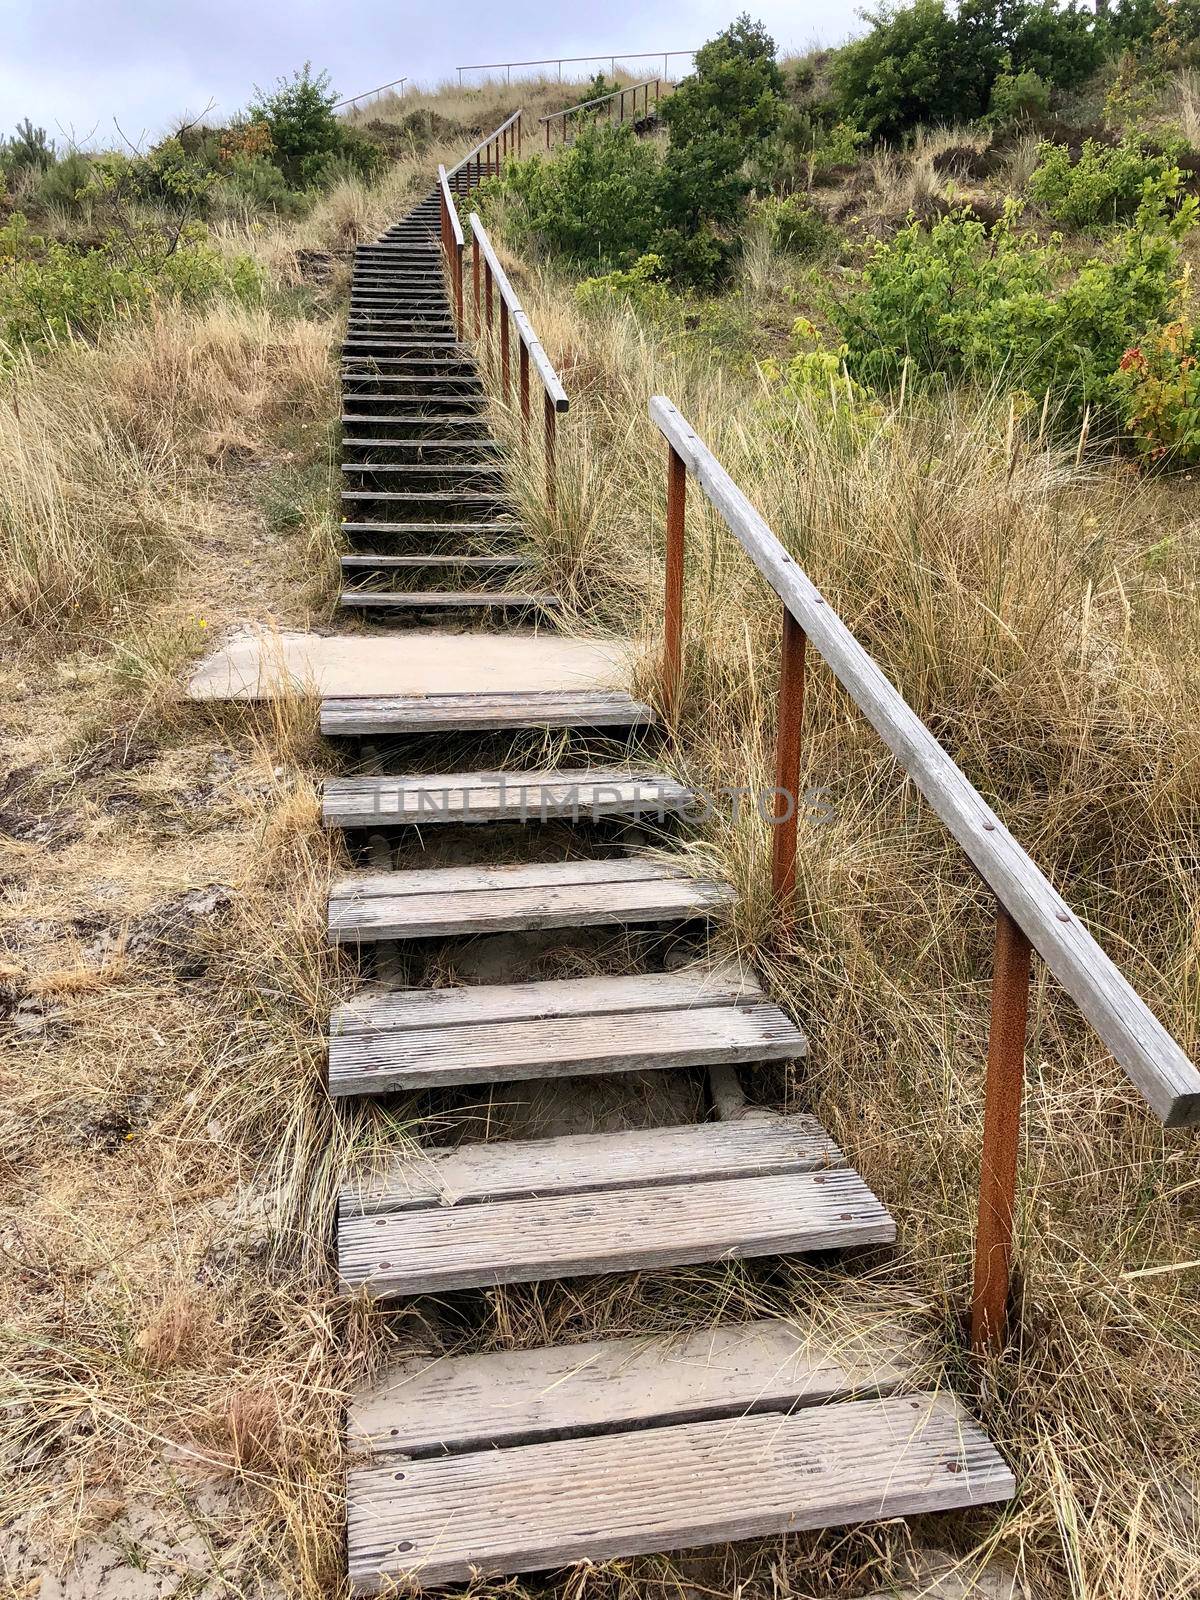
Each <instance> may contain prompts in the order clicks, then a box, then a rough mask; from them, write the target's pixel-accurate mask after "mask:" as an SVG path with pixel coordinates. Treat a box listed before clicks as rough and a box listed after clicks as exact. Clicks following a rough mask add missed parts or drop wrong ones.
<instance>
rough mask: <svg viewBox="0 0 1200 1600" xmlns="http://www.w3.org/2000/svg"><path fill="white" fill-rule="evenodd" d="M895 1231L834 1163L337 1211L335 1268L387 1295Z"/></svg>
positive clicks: (726, 1256) (866, 1240)
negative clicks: (379, 1210) (356, 1212)
mask: <svg viewBox="0 0 1200 1600" xmlns="http://www.w3.org/2000/svg"><path fill="white" fill-rule="evenodd" d="M716 1126H718V1127H723V1126H724V1125H722V1124H716ZM729 1126H731V1127H741V1126H746V1125H745V1124H729ZM751 1126H753V1125H752V1124H751ZM651 1131H653V1132H658V1131H659V1130H657V1129H655V1130H651ZM582 1137H587V1136H586V1135H584V1136H582ZM623 1137H624V1138H627V1139H630V1140H631V1141H632V1140H633V1139H634V1137H635V1136H634V1135H632V1134H625V1135H623ZM895 1235H896V1229H895V1224H894V1223H893V1222H892V1220H891V1218H890V1217H889V1216H888V1214H887V1212H886V1211H885V1210H884V1208H883V1207H882V1206H881V1205H880V1203H879V1201H878V1200H877V1199H876V1198H875V1196H874V1195H873V1194H872V1193H871V1191H870V1190H869V1189H868V1188H867V1186H866V1184H865V1183H864V1182H863V1180H862V1179H861V1178H860V1177H859V1175H858V1174H857V1173H856V1172H854V1171H853V1170H852V1169H851V1168H848V1167H831V1168H829V1169H828V1170H824V1171H820V1172H814V1171H811V1170H794V1171H791V1172H787V1173H784V1174H769V1175H766V1176H763V1177H754V1176H751V1177H740V1178H720V1177H714V1178H705V1179H703V1180H697V1179H695V1178H687V1177H684V1178H682V1179H681V1180H680V1181H677V1182H666V1183H654V1182H649V1183H647V1184H644V1185H641V1184H639V1186H638V1187H636V1188H625V1187H613V1188H589V1189H587V1190H582V1191H579V1192H574V1193H573V1192H564V1193H558V1192H554V1193H549V1194H547V1193H541V1194H538V1195H535V1196H534V1197H532V1198H529V1199H514V1198H501V1199H497V1200H490V1199H486V1198H481V1199H479V1200H473V1201H470V1202H466V1201H463V1202H461V1203H459V1204H456V1205H449V1206H448V1205H430V1206H426V1207H425V1208H415V1209H407V1210H404V1211H390V1212H385V1213H383V1214H377V1215H368V1216H345V1217H343V1218H342V1220H341V1222H340V1224H339V1227H338V1270H339V1273H340V1275H341V1279H342V1282H343V1284H344V1285H345V1287H346V1288H347V1289H348V1290H351V1291H354V1290H358V1289H365V1290H366V1291H367V1292H368V1293H369V1294H371V1295H372V1296H373V1297H375V1298H378V1299H394V1298H397V1297H400V1296H409V1295H417V1294H437V1293H442V1292H446V1291H449V1290H452V1289H470V1288H482V1287H486V1286H494V1285H496V1284H501V1283H536V1282H544V1281H546V1280H547V1279H557V1278H572V1277H583V1276H594V1275H596V1274H598V1273H607V1272H638V1271H645V1270H649V1269H652V1268H658V1267H665V1266H684V1265H695V1264H697V1263H700V1262H713V1261H729V1260H738V1259H745V1258H749V1257H754V1256H763V1255H780V1254H791V1253H804V1252H810V1251H818V1250H836V1249H844V1248H848V1247H851V1246H857V1245H866V1244H889V1243H891V1242H892V1240H893V1239H894V1238H895Z"/></svg>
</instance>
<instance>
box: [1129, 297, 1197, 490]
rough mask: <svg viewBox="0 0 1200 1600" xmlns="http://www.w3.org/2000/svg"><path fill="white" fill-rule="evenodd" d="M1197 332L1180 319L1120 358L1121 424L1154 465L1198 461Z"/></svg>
mask: <svg viewBox="0 0 1200 1600" xmlns="http://www.w3.org/2000/svg"><path fill="white" fill-rule="evenodd" d="M1198 350H1200V346H1198V342H1197V339H1196V332H1195V329H1194V328H1193V326H1192V323H1191V321H1190V320H1189V319H1188V318H1187V317H1179V318H1177V319H1176V321H1174V322H1171V323H1168V324H1167V326H1166V327H1165V328H1163V329H1161V330H1160V331H1159V332H1156V333H1153V334H1151V336H1150V337H1149V338H1147V339H1144V340H1143V341H1142V342H1141V344H1140V345H1135V346H1134V347H1133V348H1132V349H1129V350H1127V351H1126V352H1125V354H1124V355H1123V356H1122V357H1121V363H1120V366H1119V368H1118V371H1117V376H1116V380H1115V383H1116V388H1117V393H1118V396H1119V399H1120V401H1121V407H1122V420H1123V421H1124V424H1125V427H1126V429H1127V430H1128V432H1129V433H1130V434H1131V435H1132V437H1133V439H1134V441H1135V443H1136V444H1137V447H1138V449H1139V450H1140V451H1141V452H1142V454H1143V455H1145V456H1147V457H1148V458H1149V459H1150V460H1151V461H1155V462H1160V461H1169V462H1171V464H1172V465H1175V466H1188V465H1191V464H1193V463H1194V462H1196V461H1200V361H1197V354H1198Z"/></svg>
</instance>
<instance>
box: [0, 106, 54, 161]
mask: <svg viewBox="0 0 1200 1600" xmlns="http://www.w3.org/2000/svg"><path fill="white" fill-rule="evenodd" d="M56 159H57V158H56V156H55V153H54V140H53V139H47V138H46V130H45V128H35V127H34V125H33V123H32V122H31V121H30V120H29V118H28V117H26V118H25V121H24V122H19V123H18V124H17V131H16V132H15V133H14V134H13V136H12V138H11V139H9V140H8V142H7V143H0V168H2V169H3V170H4V171H5V172H20V171H23V170H25V169H26V168H29V167H41V168H45V167H52V166H53V165H54V162H55V160H56Z"/></svg>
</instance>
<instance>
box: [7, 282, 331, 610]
mask: <svg viewBox="0 0 1200 1600" xmlns="http://www.w3.org/2000/svg"><path fill="white" fill-rule="evenodd" d="M331 326H332V325H331V324H330V325H322V324H321V323H319V322H316V321H307V320H302V319H287V320H281V319H279V318H278V317H276V316H275V315H274V314H272V313H271V312H270V311H269V310H267V309H265V308H264V309H257V310H254V309H246V308H244V307H240V306H236V305H219V306H217V307H214V308H212V309H210V310H208V311H203V312H195V313H186V312H183V311H181V310H179V309H178V308H177V307H171V308H164V309H163V310H162V311H161V312H160V313H159V314H158V315H156V316H154V317H152V318H151V319H149V320H128V321H123V322H119V323H117V324H115V325H114V326H113V327H112V328H111V329H110V330H109V331H108V332H107V333H106V335H105V336H104V338H103V340H102V341H101V343H100V344H99V345H92V344H89V343H87V342H84V341H82V340H81V341H69V342H65V343H64V344H62V345H61V346H60V347H59V348H58V349H57V350H56V351H55V352H54V353H53V354H52V355H51V356H50V357H48V358H47V357H37V356H34V355H31V354H27V353H23V354H17V355H15V356H14V358H13V361H12V364H11V366H10V368H9V370H8V372H7V374H6V382H5V384H4V387H3V391H2V392H0V616H5V617H7V618H8V619H9V620H10V621H13V622H21V623H25V624H30V625H33V626H35V627H37V628H40V629H52V630H57V631H59V632H61V633H64V634H67V635H70V636H72V637H75V638H78V637H80V636H81V635H88V634H94V633H95V631H96V630H97V629H99V628H102V627H104V626H107V625H110V624H113V623H117V622H120V621H122V620H128V618H129V616H130V612H131V608H132V607H133V606H135V605H136V604H137V603H138V601H139V600H140V599H141V598H143V597H144V596H145V594H146V593H147V591H149V590H152V589H153V588H154V587H155V586H156V585H159V584H162V583H163V582H165V581H166V580H167V578H168V577H169V575H170V573H171V570H172V567H173V565H174V563H175V562H176V561H177V560H178V559H179V558H180V555H181V553H182V552H183V551H184V550H185V548H186V544H187V535H188V529H189V523H190V521H191V520H192V519H193V518H194V517H195V515H196V514H197V511H196V507H197V502H199V501H202V500H203V499H204V498H205V496H206V494H207V493H208V491H209V482H210V477H211V473H212V470H213V469H214V468H215V467H219V466H220V465H221V464H222V463H223V462H224V461H226V460H227V459H237V458H238V457H240V456H246V455H248V454H250V453H252V452H253V451H254V450H255V449H256V448H258V447H259V446H260V445H261V443H262V439H263V436H264V430H267V429H269V428H270V427H272V426H275V425H277V424H279V423H281V422H283V421H286V419H287V416H288V415H289V413H290V412H292V411H294V410H297V409H299V410H300V411H301V412H309V411H312V410H314V409H316V408H320V407H324V405H325V403H326V400H327V390H328V386H329V382H330V380H329V374H328V348H329V339H330V332H331Z"/></svg>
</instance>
